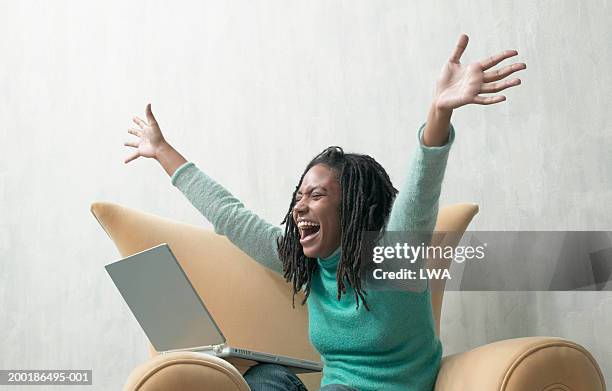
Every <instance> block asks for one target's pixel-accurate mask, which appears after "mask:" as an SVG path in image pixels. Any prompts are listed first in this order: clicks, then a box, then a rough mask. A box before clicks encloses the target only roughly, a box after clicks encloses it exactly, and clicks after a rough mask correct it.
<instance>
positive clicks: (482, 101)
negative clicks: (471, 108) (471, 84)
mask: <svg viewBox="0 0 612 391" xmlns="http://www.w3.org/2000/svg"><path fill="white" fill-rule="evenodd" d="M505 100H506V97H505V96H503V95H498V96H478V95H477V96H475V97H474V100H473V101H472V102H473V103H477V104H479V105H492V104H494V103H499V102H503V101H505Z"/></svg>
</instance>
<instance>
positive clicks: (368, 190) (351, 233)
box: [277, 146, 397, 311]
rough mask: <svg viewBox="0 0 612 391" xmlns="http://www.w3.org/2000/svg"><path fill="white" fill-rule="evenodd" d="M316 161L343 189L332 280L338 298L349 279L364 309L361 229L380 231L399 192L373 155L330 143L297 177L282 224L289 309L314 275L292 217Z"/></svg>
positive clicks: (281, 254)
mask: <svg viewBox="0 0 612 391" xmlns="http://www.w3.org/2000/svg"><path fill="white" fill-rule="evenodd" d="M316 164H323V165H325V166H327V167H329V168H330V169H332V170H333V171H334V172H335V174H336V179H337V180H338V182H339V183H340V187H341V189H342V196H341V209H340V226H341V232H342V238H341V253H342V255H341V259H340V261H339V263H338V269H337V272H336V281H337V284H338V295H337V299H338V300H340V298H341V296H342V294H343V293H344V294H345V293H346V286H345V284H344V278H347V279H348V282H349V284H350V286H351V287H352V288H353V291H354V294H355V302H356V304H357V308H359V299H361V301H362V302H363V304H364V306H365V308H366V310H368V311H369V310H370V309H369V307H368V304H367V303H366V300H365V298H364V294H365V295H367V292H366V291H362V289H361V275H360V271H361V251H362V249H364V246H365V243H364V234H365V232H366V231H378V232H379V233H380V232H382V231H383V229H384V227H385V225H386V223H387V218H388V216H389V214H390V213H391V208H392V206H393V200H394V199H395V196H396V195H397V189H395V188H394V187H393V185H392V183H391V180H390V179H389V175H387V172H386V171H385V169H384V168H383V167H382V166H381V165H380V164H378V162H376V160H374V159H373V158H372V157H370V156H368V155H362V154H354V153H344V151H343V150H342V148H341V147H337V146H332V147H328V148H326V149H324V150H323V152H321V153H320V154H318V155H317V156H315V157H314V158H313V159H312V160H311V161H310V163H308V165H307V166H306V169H305V170H304V172H303V173H302V176H301V177H300V181H299V183H298V185H297V186H296V188H295V190H294V192H293V196H292V197H291V202H290V204H289V211H288V212H287V214H286V215H285V218H284V219H283V221H282V222H281V224H286V225H285V234H284V235H283V236H281V237H279V239H278V242H277V245H278V254H279V257H280V259H281V261H282V262H283V271H284V277H285V279H286V280H287V281H290V282H291V283H292V285H293V303H292V305H293V308H295V295H296V293H297V292H299V291H300V289H301V288H302V287H304V286H305V292H304V293H305V297H304V300H303V301H302V305H304V304H305V303H306V300H307V299H308V296H309V295H310V286H311V282H312V275H313V273H314V272H315V270H316V268H317V262H316V259H315V258H310V257H307V256H305V255H304V252H303V248H302V245H301V244H300V242H299V239H300V233H299V230H298V227H297V225H296V224H295V221H294V220H293V207H294V206H295V203H296V194H297V192H298V190H299V188H300V186H301V185H302V181H303V179H304V176H305V175H306V173H307V172H308V170H310V168H311V167H313V166H314V165H316Z"/></svg>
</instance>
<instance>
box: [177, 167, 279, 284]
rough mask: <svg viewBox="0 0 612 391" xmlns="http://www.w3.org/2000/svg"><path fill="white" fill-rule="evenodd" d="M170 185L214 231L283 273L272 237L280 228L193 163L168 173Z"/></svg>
mask: <svg viewBox="0 0 612 391" xmlns="http://www.w3.org/2000/svg"><path fill="white" fill-rule="evenodd" d="M172 184H173V185H174V186H176V187H177V188H178V189H179V190H180V191H181V192H182V193H183V194H184V195H185V197H187V199H188V200H189V201H190V202H191V204H192V205H193V206H195V207H196V209H198V210H199V211H200V213H202V215H203V216H204V217H206V219H207V220H208V221H210V222H211V223H212V225H213V227H214V229H215V232H216V233H218V234H220V235H224V236H227V238H228V239H229V240H230V241H231V242H232V243H234V244H235V245H236V246H237V247H238V248H240V249H241V250H242V251H244V252H245V253H247V254H248V255H249V256H250V257H251V258H253V259H254V260H255V261H257V262H259V263H260V264H262V265H264V266H266V267H267V268H269V269H271V270H273V271H275V272H277V273H279V274H283V267H282V264H281V261H280V260H279V257H278V253H277V251H276V239H277V238H278V237H279V236H282V234H283V230H282V228H281V227H278V226H275V225H273V224H270V223H269V222H267V221H265V220H264V219H262V218H261V217H259V216H257V215H256V214H255V213H253V212H252V211H251V210H249V209H247V208H246V207H245V206H244V205H243V204H242V202H240V200H238V199H237V198H236V197H234V196H233V195H232V194H231V193H230V192H229V191H228V190H226V189H225V188H224V187H223V186H221V185H220V184H219V183H217V182H215V181H214V180H213V179H212V178H210V177H209V176H208V175H206V174H205V173H204V172H202V171H201V170H200V169H198V168H197V167H196V166H195V164H194V163H193V162H188V163H185V164H184V165H182V166H181V167H179V168H178V169H177V170H176V172H175V173H174V175H172Z"/></svg>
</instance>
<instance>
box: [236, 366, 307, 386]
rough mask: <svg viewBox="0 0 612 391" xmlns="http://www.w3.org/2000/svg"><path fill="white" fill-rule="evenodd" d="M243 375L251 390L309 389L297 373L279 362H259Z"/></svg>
mask: <svg viewBox="0 0 612 391" xmlns="http://www.w3.org/2000/svg"><path fill="white" fill-rule="evenodd" d="M243 377H244V380H245V381H246V382H247V384H248V385H249V387H251V391H277V390H278V391H281V390H282V391H308V390H307V389H306V387H305V386H304V383H302V381H301V380H300V379H299V378H298V377H297V376H296V375H295V374H293V373H292V372H291V371H289V369H287V368H286V367H284V366H282V365H278V364H257V365H255V366H252V367H251V368H249V369H248V370H247V371H246V372H245V373H244V375H243Z"/></svg>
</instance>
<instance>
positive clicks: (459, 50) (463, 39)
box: [448, 34, 470, 64]
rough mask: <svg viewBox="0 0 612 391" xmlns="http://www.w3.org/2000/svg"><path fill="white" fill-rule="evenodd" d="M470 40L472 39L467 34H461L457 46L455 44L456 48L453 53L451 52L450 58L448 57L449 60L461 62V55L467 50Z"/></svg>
mask: <svg viewBox="0 0 612 391" xmlns="http://www.w3.org/2000/svg"><path fill="white" fill-rule="evenodd" d="M469 40H470V39H469V37H468V36H467V35H465V34H461V36H460V37H459V41H458V42H457V46H455V49H454V50H453V54H451V56H450V58H449V59H448V61H449V62H452V63H455V64H459V60H460V59H461V55H463V52H464V51H465V48H466V47H467V44H468V42H469Z"/></svg>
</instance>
